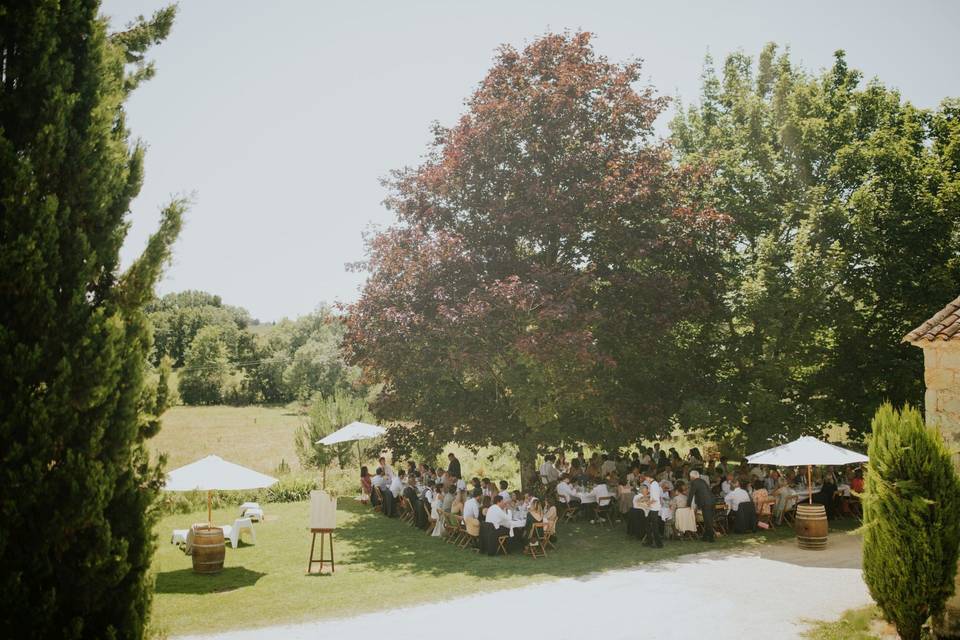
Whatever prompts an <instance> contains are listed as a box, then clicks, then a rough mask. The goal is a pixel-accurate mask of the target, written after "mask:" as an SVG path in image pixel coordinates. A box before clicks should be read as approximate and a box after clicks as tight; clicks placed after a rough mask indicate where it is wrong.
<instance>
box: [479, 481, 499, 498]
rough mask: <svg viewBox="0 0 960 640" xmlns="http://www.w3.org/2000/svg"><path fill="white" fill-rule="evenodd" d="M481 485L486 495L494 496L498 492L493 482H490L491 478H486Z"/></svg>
mask: <svg viewBox="0 0 960 640" xmlns="http://www.w3.org/2000/svg"><path fill="white" fill-rule="evenodd" d="M480 487H481V489H482V490H483V495H485V496H488V497H493V494H494V493H496V491H494V490H493V483H492V482H490V478H484V479H483V481H482V482H481V483H480Z"/></svg>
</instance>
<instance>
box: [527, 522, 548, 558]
mask: <svg viewBox="0 0 960 640" xmlns="http://www.w3.org/2000/svg"><path fill="white" fill-rule="evenodd" d="M546 538H547V534H546V525H544V523H542V522H534V523H533V525H531V527H530V535H529V537H528V540H529V541H528V542H527V544H526V546H525V547H524V548H523V552H524V553H525V554H527V555H530V556H533V557H534V558H536V557H537V554H538V553H539V554H540V555H542V556H543V557H544V558H546V557H547V547H546V544H545V542H544V541H545V540H546Z"/></svg>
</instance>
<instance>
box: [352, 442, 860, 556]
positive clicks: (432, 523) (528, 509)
mask: <svg viewBox="0 0 960 640" xmlns="http://www.w3.org/2000/svg"><path fill="white" fill-rule="evenodd" d="M447 457H448V465H447V468H446V469H443V468H434V467H432V466H430V465H427V464H425V463H420V464H417V463H416V462H414V461H409V462H407V464H406V466H405V467H404V468H401V469H399V470H395V469H394V468H393V467H392V466H391V465H390V464H388V462H387V460H386V458H385V457H381V458H380V460H379V465H378V466H377V467H376V469H375V472H374V473H373V474H370V473H369V471H368V468H367V467H363V468H362V469H361V472H360V482H361V488H362V490H363V494H364V497H365V499H367V500H369V501H370V502H371V504H372V505H373V506H374V507H376V508H377V509H378V510H379V511H381V512H382V513H383V514H384V515H386V516H388V517H396V516H398V515H400V504H401V503H403V504H404V506H405V508H406V509H407V510H409V511H411V512H412V522H413V523H414V524H415V525H416V526H418V527H420V528H421V529H425V530H429V531H430V533H431V534H432V535H436V536H441V535H444V531H445V528H446V526H447V525H448V524H450V521H449V520H446V519H450V520H456V521H459V522H461V523H462V524H463V526H464V527H466V529H467V530H468V531H470V532H471V537H473V538H474V539H475V540H476V541H477V544H478V545H479V547H480V549H481V551H484V552H486V553H490V554H492V553H495V552H496V551H497V549H498V548H499V547H500V546H501V543H504V542H506V544H505V545H503V546H506V547H507V548H508V550H513V549H517V548H520V547H521V546H522V545H523V544H524V543H525V542H527V541H528V540H529V538H530V535H531V532H532V531H534V529H536V527H535V526H534V525H536V524H537V523H541V524H542V525H543V527H542V529H541V531H543V532H545V533H546V535H548V536H549V537H550V538H551V539H555V538H554V536H555V533H556V525H557V522H558V520H559V519H561V518H563V519H568V520H572V519H575V518H583V519H589V520H590V521H591V522H600V521H603V520H607V521H609V522H611V523H613V522H621V521H625V522H626V525H627V533H628V534H629V535H631V536H635V537H636V538H638V539H640V540H643V542H644V544H646V545H649V546H652V547H661V546H663V540H664V538H665V537H669V536H672V535H678V534H683V533H684V532H689V531H691V529H692V530H694V531H696V532H697V535H698V536H699V537H701V538H702V539H703V540H706V541H712V540H714V539H715V535H716V531H717V529H718V528H719V530H720V531H726V530H728V529H732V530H734V531H738V532H739V531H746V530H753V529H755V528H756V526H758V522H759V524H760V526H774V523H775V522H779V521H781V520H782V517H783V515H784V514H787V513H789V512H790V510H792V508H793V507H794V506H795V505H796V504H797V502H798V501H799V500H800V499H801V498H802V499H807V497H808V495H809V493H810V492H812V493H813V501H814V502H815V503H819V504H822V505H824V507H825V508H826V511H827V514H828V517H830V518H835V517H837V516H838V515H839V514H840V512H841V510H843V509H850V508H851V505H854V508H855V504H856V495H857V494H858V493H861V492H862V491H863V471H862V469H860V468H844V469H840V470H839V475H838V474H836V473H834V472H833V471H829V470H828V471H825V472H823V473H821V472H820V471H819V470H818V471H817V474H816V476H815V477H814V479H813V487H806V483H807V478H806V475H805V474H804V473H798V470H797V469H777V468H767V467H765V466H762V465H750V464H748V463H747V461H746V460H745V459H744V460H741V461H740V462H739V464H733V463H731V462H730V461H729V460H728V459H727V458H726V457H723V456H716V455H714V456H707V458H709V459H705V457H704V456H703V455H702V454H701V452H700V451H699V449H698V448H696V447H694V448H692V449H690V450H689V452H688V453H687V455H686V456H681V455H680V454H679V452H678V451H677V450H676V449H674V448H672V447H671V448H669V449H667V450H663V449H661V448H660V445H659V444H654V445H653V446H651V447H643V446H641V447H639V448H638V449H637V450H635V451H633V452H631V453H628V454H622V453H607V454H600V453H595V454H593V455H592V456H591V457H590V458H589V459H588V458H586V457H585V456H584V452H583V451H582V450H579V451H577V453H576V455H575V456H574V457H572V458H571V459H569V460H568V459H567V458H566V456H565V454H564V452H563V451H557V452H555V453H550V454H548V455H546V456H545V457H544V459H543V463H542V464H541V465H540V467H539V468H538V470H537V474H536V475H537V477H536V478H531V479H530V480H531V482H530V483H528V486H531V487H535V489H534V491H532V492H522V491H520V490H517V489H512V490H511V488H510V486H509V484H508V483H507V481H506V480H500V481H494V480H491V479H489V478H479V477H474V478H471V479H470V480H467V479H466V478H465V477H464V475H463V472H462V467H461V463H460V461H459V460H458V459H457V457H456V455H454V454H453V453H450V454H448V456H447ZM844 493H845V494H846V495H848V496H850V499H849V500H841V499H840V496H841V495H842V494H844ZM681 516H682V517H681ZM717 518H724V519H726V520H727V521H728V522H718V521H717ZM691 523H692V524H691ZM718 524H720V525H722V526H719V527H718V526H717V525H718ZM504 537H506V538H507V540H506V541H504Z"/></svg>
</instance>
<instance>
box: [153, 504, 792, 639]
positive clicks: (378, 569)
mask: <svg viewBox="0 0 960 640" xmlns="http://www.w3.org/2000/svg"><path fill="white" fill-rule="evenodd" d="M265 510H266V513H267V520H266V521H265V522H263V523H260V524H256V525H254V526H255V527H256V532H257V543H256V544H255V545H241V546H240V548H239V549H236V550H233V549H230V548H229V547H228V548H227V557H226V562H225V569H224V571H223V572H222V573H221V574H219V575H215V576H202V575H196V574H194V573H193V571H192V569H191V559H190V557H189V556H185V555H183V553H182V552H180V551H179V550H178V549H177V548H176V547H174V546H173V545H171V544H169V536H170V531H171V530H172V529H174V528H185V527H187V526H189V525H190V523H192V522H194V521H200V520H203V519H204V518H205V515H206V514H205V513H204V514H200V513H197V514H191V515H176V516H169V517H167V518H164V519H163V521H162V522H161V523H160V524H159V525H158V536H159V538H160V543H159V544H160V546H159V549H158V551H157V554H156V557H155V559H154V567H153V568H154V572H155V575H156V595H155V600H154V608H153V616H154V618H153V623H152V624H153V628H154V630H155V631H156V632H159V633H166V634H169V635H177V634H184V633H197V632H209V631H222V630H227V629H234V628H240V627H249V626H251V625H270V624H278V623H287V622H298V621H305V620H313V619H320V618H330V617H344V616H350V615H355V614H359V613H362V612H368V611H371V610H373V609H386V608H392V607H397V606H402V605H410V604H415V603H419V602H426V601H431V600H437V599H440V598H450V597H456V596H463V595H468V594H471V593H476V592H480V591H492V590H497V589H506V588H510V587H518V586H522V585H526V584H530V583H533V582H538V581H544V580H550V579H553V578H560V577H571V576H582V575H586V574H589V573H592V572H595V571H604V570H608V569H617V568H625V567H632V566H635V565H637V564H640V563H643V562H650V561H654V560H663V559H669V558H673V557H676V556H680V555H684V554H690V553H698V552H701V551H707V550H716V549H724V548H733V547H739V546H749V545H759V544H766V543H769V542H772V541H779V540H785V539H789V538H792V537H793V531H792V530H791V529H789V528H786V527H781V528H778V529H776V530H775V531H773V532H769V533H764V534H758V535H752V536H726V537H724V538H722V539H720V540H719V541H718V542H717V543H715V544H708V543H704V542H699V541H684V542H672V541H671V542H667V543H666V546H665V547H664V548H663V549H649V548H646V547H643V546H642V545H640V544H639V543H638V542H636V541H634V540H630V539H627V537H626V535H625V533H624V528H623V526H622V525H621V526H619V527H616V528H613V529H610V528H607V527H605V526H603V525H591V524H589V523H582V524H572V525H567V526H563V527H561V529H560V533H559V543H558V545H557V546H558V548H557V550H556V551H554V552H551V553H550V555H549V556H548V557H547V558H546V559H537V560H534V559H532V558H529V557H526V556H523V555H520V554H517V555H512V556H509V557H494V558H490V557H487V556H479V555H478V554H476V553H475V552H472V551H467V550H459V549H456V548H455V547H454V546H453V545H450V544H446V543H444V542H442V541H441V540H439V539H437V538H431V537H430V536H428V535H426V534H425V533H424V532H422V531H420V530H417V529H414V528H412V527H410V526H409V525H407V524H405V523H402V522H400V521H399V520H395V519H394V520H389V519H387V518H384V517H383V516H381V515H379V514H375V513H373V512H372V511H370V509H369V508H368V507H366V506H363V505H361V504H359V503H357V502H355V501H353V500H351V499H348V498H342V499H340V501H339V510H338V514H337V517H338V521H337V525H338V528H337V532H336V539H335V540H336V541H335V553H336V558H337V571H336V574H335V575H334V576H327V575H324V576H318V575H311V576H307V575H305V570H306V565H307V558H308V555H309V551H310V535H309V534H308V532H307V530H306V528H307V518H308V504H307V503H305V502H300V503H287V504H268V505H265ZM234 517H236V511H235V509H230V510H219V511H214V521H215V522H217V523H221V524H225V523H228V522H232V520H233V518H234Z"/></svg>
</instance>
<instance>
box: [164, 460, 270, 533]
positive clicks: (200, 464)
mask: <svg viewBox="0 0 960 640" xmlns="http://www.w3.org/2000/svg"><path fill="white" fill-rule="evenodd" d="M276 482H277V479H276V478H273V477H271V476H268V475H266V474H263V473H260V472H259V471H254V470H253V469H248V468H246V467H242V466H240V465H239V464H234V463H232V462H227V461H226V460H224V459H223V458H221V457H220V456H207V457H206V458H201V459H200V460H197V461H196V462H191V463H190V464H188V465H186V466H183V467H180V468H179V469H174V470H173V471H171V472H170V473H168V474H167V481H166V482H165V483H164V486H163V488H164V489H166V490H167V491H206V492H207V521H208V522H211V521H212V519H213V513H212V508H211V504H210V498H211V492H212V491H213V490H214V489H221V490H224V491H226V490H231V489H262V488H264V487H269V486H270V485H272V484H275V483H276Z"/></svg>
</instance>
